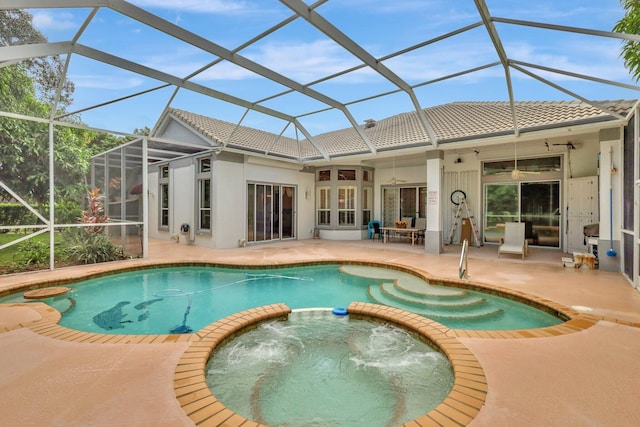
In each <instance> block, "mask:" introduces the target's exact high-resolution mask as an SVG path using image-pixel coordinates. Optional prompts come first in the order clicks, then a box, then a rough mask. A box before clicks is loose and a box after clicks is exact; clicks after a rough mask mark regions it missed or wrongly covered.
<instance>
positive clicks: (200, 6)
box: [132, 0, 249, 14]
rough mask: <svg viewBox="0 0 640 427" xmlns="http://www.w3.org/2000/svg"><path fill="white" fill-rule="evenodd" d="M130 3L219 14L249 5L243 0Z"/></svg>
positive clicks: (238, 9)
mask: <svg viewBox="0 0 640 427" xmlns="http://www.w3.org/2000/svg"><path fill="white" fill-rule="evenodd" d="M132 3H134V4H136V5H138V6H140V7H148V8H157V9H169V10H178V11H181V12H195V13H219V14H226V13H236V12H240V11H244V10H246V9H247V8H248V7H249V5H248V3H247V2H245V1H232V0H172V1H169V0H134V1H132Z"/></svg>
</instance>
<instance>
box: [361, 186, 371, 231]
mask: <svg viewBox="0 0 640 427" xmlns="http://www.w3.org/2000/svg"><path fill="white" fill-rule="evenodd" d="M372 206H373V188H371V187H362V224H369V221H371V207H372Z"/></svg>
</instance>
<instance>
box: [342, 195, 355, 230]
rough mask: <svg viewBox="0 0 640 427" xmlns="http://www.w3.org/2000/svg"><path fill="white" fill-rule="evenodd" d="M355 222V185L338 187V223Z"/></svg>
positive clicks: (352, 223) (349, 223)
mask: <svg viewBox="0 0 640 427" xmlns="http://www.w3.org/2000/svg"><path fill="white" fill-rule="evenodd" d="M355 224H356V187H355V186H348V187H347V186H344V187H338V225H339V226H341V225H355Z"/></svg>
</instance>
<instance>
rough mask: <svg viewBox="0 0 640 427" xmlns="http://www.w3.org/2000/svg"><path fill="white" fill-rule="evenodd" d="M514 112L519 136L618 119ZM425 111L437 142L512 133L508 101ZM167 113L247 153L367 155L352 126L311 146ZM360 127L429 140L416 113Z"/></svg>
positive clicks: (624, 109) (383, 146) (390, 143)
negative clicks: (535, 131)
mask: <svg viewBox="0 0 640 427" xmlns="http://www.w3.org/2000/svg"><path fill="white" fill-rule="evenodd" d="M634 103H635V101H628V100H619V101H601V102H599V105H602V106H603V107H604V108H606V109H608V110H610V111H612V112H615V113H618V114H621V115H623V116H624V115H626V114H627V113H628V112H629V111H630V109H631V108H632V107H633V105H634ZM515 109H516V116H517V120H518V127H519V130H520V132H527V131H534V130H540V129H548V128H558V127H564V126H572V125H577V124H583V123H584V124H586V123H595V122H602V121H607V120H614V119H615V116H612V115H609V114H607V113H606V112H604V111H603V110H601V109H599V108H596V107H594V106H592V105H590V104H587V103H584V102H579V101H528V102H516V103H515ZM424 112H425V115H426V117H427V120H428V122H429V124H430V125H431V127H432V128H433V131H434V133H435V135H436V138H437V139H438V143H439V144H446V143H450V142H455V141H461V140H467V139H480V138H488V137H492V136H498V135H508V134H513V133H514V125H513V119H512V114H511V107H510V104H509V103H508V102H453V103H450V104H444V105H438V106H435V107H430V108H426V109H425V110H424ZM169 113H170V114H172V115H173V116H174V117H176V118H177V119H179V120H182V121H183V122H185V123H187V124H188V125H190V126H191V127H193V128H194V129H195V130H197V131H198V132H200V133H201V134H203V135H204V136H205V137H207V138H209V139H211V140H212V141H214V142H216V143H218V144H226V145H227V146H229V147H233V148H238V149H241V150H245V151H252V152H259V153H263V154H270V155H273V156H278V157H285V158H292V159H299V160H313V159H320V158H322V154H321V153H320V151H319V150H318V149H317V148H316V146H314V144H315V145H317V146H318V147H320V148H321V149H322V150H324V151H325V152H326V153H327V154H328V155H329V156H331V157H335V156H347V155H353V154H359V153H366V152H369V149H368V147H367V145H366V144H365V142H364V141H363V140H362V138H361V137H360V135H359V134H358V132H356V130H355V129H353V128H347V129H340V130H336V131H331V132H327V133H323V134H319V135H316V136H314V137H313V143H312V142H311V141H308V140H306V139H303V140H298V141H296V140H295V139H292V138H289V137H285V136H278V135H276V134H273V133H270V132H265V131H262V130H258V129H253V128H249V127H246V126H237V125H236V124H234V123H229V122H225V121H222V120H218V119H214V118H211V117H206V116H202V115H199V114H194V113H190V112H188V111H184V110H178V109H170V110H169ZM361 129H362V131H363V133H364V134H365V135H366V136H367V137H368V138H369V140H370V141H371V143H372V144H373V146H374V147H375V148H376V150H391V149H399V148H407V147H411V146H416V145H427V144H429V137H428V135H427V133H426V131H425V130H424V129H423V127H422V125H421V123H420V121H419V120H418V115H417V114H416V112H415V111H413V112H408V113H402V114H398V115H395V116H392V117H388V118H385V119H381V120H378V121H376V122H375V125H374V126H371V127H368V126H366V125H362V126H361Z"/></svg>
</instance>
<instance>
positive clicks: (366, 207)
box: [316, 165, 374, 230]
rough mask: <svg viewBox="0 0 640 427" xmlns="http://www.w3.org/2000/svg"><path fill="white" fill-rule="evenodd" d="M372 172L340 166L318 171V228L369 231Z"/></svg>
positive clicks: (371, 211) (371, 203)
mask: <svg viewBox="0 0 640 427" xmlns="http://www.w3.org/2000/svg"><path fill="white" fill-rule="evenodd" d="M373 172H374V171H373V169H371V168H367V169H365V168H363V167H361V166H351V165H341V166H332V167H326V168H325V169H319V170H317V171H316V226H318V227H322V228H323V229H327V228H329V229H333V230H337V229H342V230H344V229H346V228H350V229H353V230H357V229H366V228H367V226H368V224H369V221H371V219H372V218H373V199H374V191H373V186H372V185H373V180H374V176H373Z"/></svg>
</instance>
